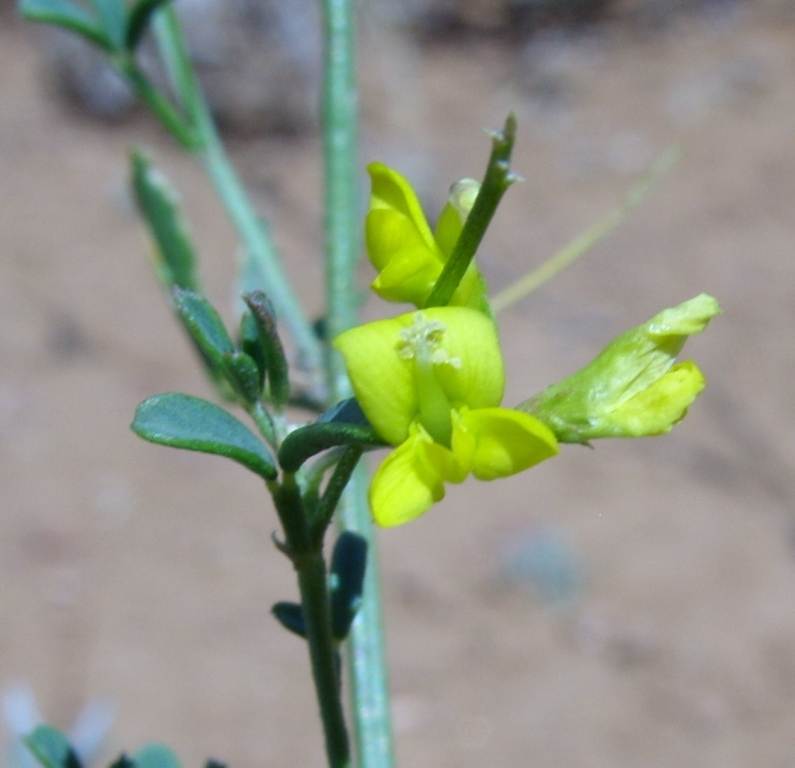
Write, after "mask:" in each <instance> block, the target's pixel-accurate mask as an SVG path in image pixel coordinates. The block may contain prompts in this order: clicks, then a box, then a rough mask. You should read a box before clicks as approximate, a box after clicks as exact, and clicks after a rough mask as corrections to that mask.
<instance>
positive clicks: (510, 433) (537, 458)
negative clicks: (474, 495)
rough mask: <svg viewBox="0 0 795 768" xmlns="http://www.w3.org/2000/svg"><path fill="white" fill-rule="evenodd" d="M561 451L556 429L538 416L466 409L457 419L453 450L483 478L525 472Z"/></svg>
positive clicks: (475, 473) (476, 475)
mask: <svg viewBox="0 0 795 768" xmlns="http://www.w3.org/2000/svg"><path fill="white" fill-rule="evenodd" d="M557 452H558V442H557V440H556V439H555V436H554V435H553V434H552V431H551V430H550V429H549V427H547V426H546V425H545V424H543V423H542V422H540V421H539V420H538V419H536V418H533V417H532V416H530V415H529V414H526V413H522V412H520V411H514V410H510V409H508V408H480V409H477V410H464V411H462V412H461V413H460V414H459V416H458V418H457V419H456V420H455V421H454V427H453V453H455V454H456V456H459V457H460V459H461V462H462V463H468V464H469V465H470V466H471V472H472V474H474V475H475V477H477V478H478V479H479V480H495V479H496V478H498V477H508V475H513V474H516V473H517V472H522V471H523V470H525V469H528V468H529V467H532V466H534V465H535V464H539V463H540V462H542V461H544V460H546V459H549V458H551V457H552V456H554V455H555V454H556V453H557Z"/></svg>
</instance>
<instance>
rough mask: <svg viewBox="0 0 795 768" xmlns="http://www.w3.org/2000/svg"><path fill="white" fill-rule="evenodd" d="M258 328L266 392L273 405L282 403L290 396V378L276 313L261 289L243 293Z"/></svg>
mask: <svg viewBox="0 0 795 768" xmlns="http://www.w3.org/2000/svg"><path fill="white" fill-rule="evenodd" d="M243 300H244V301H245V302H246V304H247V305H248V308H249V309H250V310H251V314H252V315H253V317H254V320H255V321H256V324H257V328H258V330H259V338H260V345H261V349H262V358H263V359H264V362H265V367H266V369H267V374H268V393H269V394H270V398H271V401H272V402H273V403H274V405H277V406H282V405H284V404H285V403H286V402H287V400H288V398H289V397H290V378H289V368H288V365H287V357H286V355H285V354H284V347H283V346H282V340H281V339H280V338H279V332H278V330H277V328H276V315H275V313H274V311H273V307H272V305H271V303H270V300H269V299H268V297H267V296H266V295H265V294H264V293H263V292H262V291H252V292H251V293H245V294H243Z"/></svg>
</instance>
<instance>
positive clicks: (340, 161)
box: [322, 0, 394, 768]
mask: <svg viewBox="0 0 795 768" xmlns="http://www.w3.org/2000/svg"><path fill="white" fill-rule="evenodd" d="M322 7H323V27H324V41H325V45H324V83H323V143H324V157H325V211H326V218H325V246H326V296H327V299H326V306H327V322H328V329H329V338H332V339H333V338H334V337H335V336H336V335H337V334H339V333H341V332H342V331H344V330H347V329H348V328H351V327H352V326H354V325H355V324H356V322H357V315H358V312H357V309H358V305H359V301H358V291H357V287H356V280H355V270H356V264H357V261H358V257H359V251H360V247H361V240H360V207H359V189H358V179H359V157H358V152H357V146H358V103H357V84H356V52H355V51H356V48H355V23H354V22H355V3H354V2H353V0H323V3H322ZM328 388H329V400H330V402H331V403H334V402H337V401H339V400H342V399H344V398H346V397H350V396H351V387H350V383H349V381H348V377H347V375H346V372H345V367H344V365H343V362H342V359H341V358H340V356H339V355H338V354H337V353H336V351H332V352H331V353H330V356H329V363H328ZM337 519H338V522H339V525H340V527H341V528H342V529H343V530H349V531H354V532H355V533H358V534H360V535H361V536H363V537H364V538H365V539H367V541H368V545H369V547H368V563H367V572H366V574H365V583H364V594H363V599H362V606H361V608H360V610H359V614H358V616H357V618H356V620H355V621H354V622H353V626H352V628H351V633H350V635H349V637H348V660H349V665H348V666H349V676H350V688H351V697H352V700H353V712H354V719H355V730H356V739H357V749H358V763H359V765H360V768H390V767H391V766H392V765H394V759H393V754H392V726H391V720H390V711H389V695H388V685H387V672H386V659H385V652H384V640H383V624H382V615H381V586H380V578H379V568H378V552H377V547H376V542H375V540H374V536H373V526H372V522H371V517H370V510H369V507H368V503H367V477H366V472H365V469H364V468H363V467H361V466H360V467H359V468H358V469H357V470H356V471H355V472H354V473H353V476H352V478H351V482H350V483H349V485H348V488H347V490H346V492H345V493H344V494H343V496H342V499H341V500H340V504H339V508H338V515H337Z"/></svg>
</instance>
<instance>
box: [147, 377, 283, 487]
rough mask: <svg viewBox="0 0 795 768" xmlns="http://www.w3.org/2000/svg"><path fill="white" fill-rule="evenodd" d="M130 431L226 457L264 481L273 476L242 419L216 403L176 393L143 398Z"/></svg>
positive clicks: (270, 465)
mask: <svg viewBox="0 0 795 768" xmlns="http://www.w3.org/2000/svg"><path fill="white" fill-rule="evenodd" d="M132 430H133V432H135V433H136V434H137V435H139V436H140V437H142V438H144V440H149V441H150V442H152V443H158V444H160V445H168V446H171V447H173V448H184V449H186V450H188V451H200V452H202V453H213V454H216V455H218V456H226V457H228V458H230V459H232V460H233V461H236V462H238V463H239V464H242V465H243V466H244V467H248V468H249V469H250V470H252V471H253V472H256V473H257V474H258V475H260V476H261V477H263V478H265V479H266V480H274V479H275V478H276V468H275V466H274V463H273V458H272V457H271V455H270V453H269V452H268V449H267V448H266V447H265V446H264V445H263V444H262V442H260V440H258V439H257V438H256V437H255V436H254V434H253V433H252V432H251V430H249V428H248V427H246V426H245V424H243V423H242V422H240V421H238V420H237V419H236V418H235V417H234V416H232V415H231V414H230V413H227V412H226V411H225V410H224V409H223V408H219V407H218V406H217V405H214V404H213V403H210V402H208V401H207V400H202V399H201V398H198V397H191V396H190V395H184V394H181V393H177V392H171V393H167V394H164V395H157V396H156V397H150V398H149V399H148V400H144V402H142V403H141V404H140V405H139V406H138V409H137V410H136V412H135V419H134V420H133V423H132Z"/></svg>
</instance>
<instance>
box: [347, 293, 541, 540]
mask: <svg viewBox="0 0 795 768" xmlns="http://www.w3.org/2000/svg"><path fill="white" fill-rule="evenodd" d="M334 346H335V347H337V349H339V350H340V352H341V353H342V355H343V357H344V358H345V363H346V366H347V369H348V375H349V376H350V379H351V383H352V384H353V389H354V391H355V393H356V399H357V400H358V402H359V404H360V406H361V408H362V410H363V411H364V413H365V415H366V416H367V418H368V419H369V421H370V423H371V424H372V426H373V428H374V429H375V430H376V432H378V434H379V435H380V436H381V437H382V438H383V439H384V440H386V442H388V443H390V444H392V445H394V446H396V449H395V450H394V451H393V452H392V453H391V454H390V455H389V456H387V458H386V459H385V460H384V462H383V463H382V464H381V466H380V467H379V468H378V470H377V471H376V473H375V475H374V477H373V480H372V484H371V486H370V505H371V509H372V512H373V517H374V518H375V520H376V522H377V523H378V524H379V525H383V526H394V525H401V524H402V523H406V522H409V521H410V520H413V519H414V518H415V517H418V516H419V515H421V514H423V512H427V511H428V510H429V509H430V508H431V506H433V504H434V503H435V502H437V501H439V500H440V499H441V498H442V497H443V496H444V492H445V491H444V484H445V483H460V482H463V480H464V479H466V477H467V476H468V475H470V474H473V475H474V476H475V477H477V478H478V479H480V480H494V479H496V478H498V477H507V476H508V475H512V474H514V473H516V472H521V471H522V470H524V469H527V468H528V467H531V466H533V465H534V464H538V463H539V462H541V461H544V460H545V459H548V458H549V457H550V456H554V455H555V454H556V453H557V441H556V439H555V436H554V435H553V433H552V432H551V431H550V429H549V428H548V427H547V426H545V425H544V424H543V423H541V421H539V420H538V419H536V418H535V417H533V416H530V415H529V414H527V413H522V412H520V411H517V410H512V409H508V408H500V407H499V405H500V402H501V401H502V396H503V389H504V386H505V374H504V370H503V362H502V355H501V353H500V347H499V342H498V339H497V331H496V328H495V327H494V323H493V322H492V321H491V319H490V318H488V317H486V316H485V315H484V314H483V313H481V312H478V311H476V310H472V309H468V308H465V307H435V308H431V309H427V310H423V311H419V312H411V313H409V314H405V315H401V316H399V317H396V318H393V319H389V320H379V321H376V322H374V323H368V324H366V325H362V326H359V327H358V328H353V329H351V330H349V331H346V332H345V333H342V334H341V335H340V336H338V337H337V338H336V339H335V341H334Z"/></svg>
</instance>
